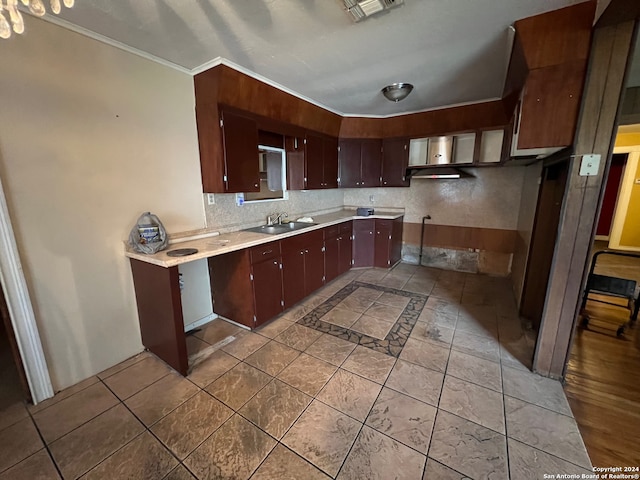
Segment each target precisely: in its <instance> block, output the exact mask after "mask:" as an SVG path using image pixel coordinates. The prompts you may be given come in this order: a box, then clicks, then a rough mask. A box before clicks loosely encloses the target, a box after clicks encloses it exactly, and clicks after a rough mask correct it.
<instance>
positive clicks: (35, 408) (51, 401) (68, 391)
mask: <svg viewBox="0 0 640 480" xmlns="http://www.w3.org/2000/svg"><path fill="white" fill-rule="evenodd" d="M134 358H137V357H134ZM142 358H144V357H142ZM142 358H139V359H138V361H140V360H141V359H142ZM127 362H128V361H125V362H123V363H127ZM133 363H135V362H133ZM99 381H100V379H99V378H98V377H97V376H93V377H89V378H87V379H86V380H83V381H81V382H78V383H76V384H75V385H72V386H71V387H69V388H65V389H64V390H62V391H60V392H58V393H56V394H55V396H53V397H52V398H47V399H46V400H45V401H43V402H40V403H38V404H37V405H31V406H29V411H30V412H31V413H32V414H35V413H37V412H39V411H41V410H44V409H45V408H48V407H50V406H51V405H55V404H56V403H58V402H59V401H61V400H64V399H65V398H69V397H70V396H71V395H73V394H74V393H78V392H79V391H81V390H84V389H85V388H87V387H90V386H91V385H94V384H96V383H98V382H99ZM0 416H1V413H0ZM1 424H2V420H1V418H0V425H1ZM0 430H2V427H1V426H0Z"/></svg>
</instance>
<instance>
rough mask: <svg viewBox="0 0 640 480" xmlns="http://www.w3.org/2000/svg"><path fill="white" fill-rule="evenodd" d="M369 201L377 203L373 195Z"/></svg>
mask: <svg viewBox="0 0 640 480" xmlns="http://www.w3.org/2000/svg"><path fill="white" fill-rule="evenodd" d="M369 201H370V202H371V203H373V202H375V201H376V197H374V196H373V195H369Z"/></svg>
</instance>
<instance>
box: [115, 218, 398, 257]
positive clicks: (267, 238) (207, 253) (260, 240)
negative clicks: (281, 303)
mask: <svg viewBox="0 0 640 480" xmlns="http://www.w3.org/2000/svg"><path fill="white" fill-rule="evenodd" d="M403 216H404V212H402V213H399V212H384V213H376V214H374V215H369V216H358V215H351V216H349V215H346V216H344V217H341V218H338V219H334V220H328V221H324V222H319V223H317V224H316V225H312V226H309V227H308V228H304V229H301V230H296V231H293V232H285V233H281V234H279V235H271V234H267V233H255V234H254V235H256V236H258V237H257V238H255V239H251V240H247V241H243V242H241V243H237V244H233V245H230V246H229V247H224V243H225V238H224V237H225V236H227V235H232V234H238V233H241V232H242V230H238V231H236V232H230V233H227V234H222V235H218V236H215V235H214V236H210V237H207V238H205V239H202V240H212V241H215V240H216V239H218V241H219V242H221V245H220V247H221V248H218V249H215V250H213V251H212V250H201V249H198V253H195V254H193V255H189V256H186V257H168V256H167V254H166V252H167V251H170V250H172V249H173V248H171V247H174V248H179V247H178V245H180V244H184V247H188V244H190V243H192V242H191V241H186V242H176V243H173V244H172V245H171V247H170V248H168V249H166V250H163V251H161V252H158V253H155V254H152V255H146V254H143V253H137V252H133V251H131V250H128V249H126V250H125V256H126V257H128V258H133V259H135V260H140V261H142V262H146V263H151V264H153V265H157V266H159V267H164V268H170V267H175V266H178V265H182V264H184V263H189V262H193V261H196V260H203V259H205V258H209V257H215V256H217V255H224V254H226V253H231V252H236V251H238V250H244V249H245V248H250V247H255V246H258V245H262V244H264V243H269V242H275V241H277V240H283V239H285V238H289V237H293V236H296V235H300V234H303V233H306V232H312V231H314V230H319V229H322V228H326V227H330V226H332V225H338V224H340V223H344V222H348V221H351V220H365V219H369V218H371V219H381V220H395V219H396V218H400V217H403ZM196 241H197V240H196Z"/></svg>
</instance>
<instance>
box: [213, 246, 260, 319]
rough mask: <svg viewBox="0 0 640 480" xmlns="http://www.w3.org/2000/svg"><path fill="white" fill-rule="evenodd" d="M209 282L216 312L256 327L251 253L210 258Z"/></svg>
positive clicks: (245, 252) (228, 254) (243, 251)
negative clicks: (254, 321)
mask: <svg viewBox="0 0 640 480" xmlns="http://www.w3.org/2000/svg"><path fill="white" fill-rule="evenodd" d="M208 263H209V279H210V282H211V298H212V300H213V311H214V312H215V313H217V314H218V315H221V316H223V317H226V318H229V319H231V320H233V321H234V322H237V323H239V324H241V325H246V326H247V327H249V328H253V326H254V323H253V315H254V314H255V311H254V305H253V289H252V286H251V264H250V262H249V251H248V250H239V251H237V252H231V253H225V254H224V255H216V256H215V257H209V260H208Z"/></svg>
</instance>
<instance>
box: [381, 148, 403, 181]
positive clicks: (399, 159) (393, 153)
mask: <svg viewBox="0 0 640 480" xmlns="http://www.w3.org/2000/svg"><path fill="white" fill-rule="evenodd" d="M408 165H409V139H408V138H385V139H384V140H383V141H382V186H383V187H408V186H409V179H408V178H407V177H406V173H407V166H408Z"/></svg>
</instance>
